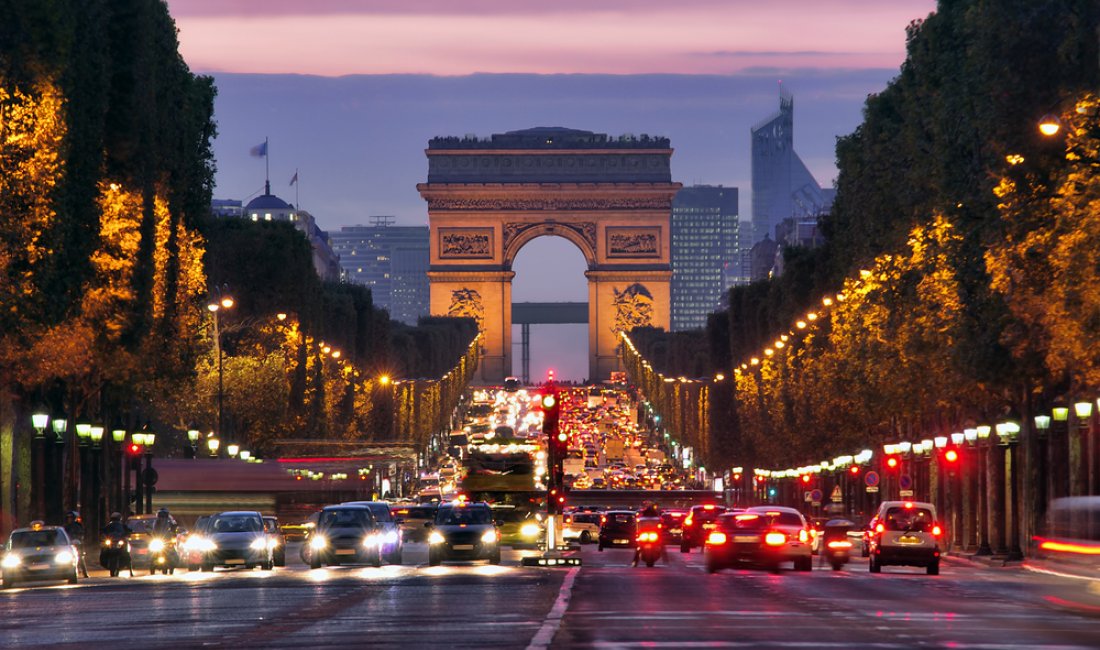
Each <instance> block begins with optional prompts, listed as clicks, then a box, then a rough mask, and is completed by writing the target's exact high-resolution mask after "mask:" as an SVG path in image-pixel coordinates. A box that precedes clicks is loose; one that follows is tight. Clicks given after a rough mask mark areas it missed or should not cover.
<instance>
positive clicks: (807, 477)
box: [802, 474, 810, 485]
mask: <svg viewBox="0 0 1100 650" xmlns="http://www.w3.org/2000/svg"><path fill="white" fill-rule="evenodd" d="M802 482H803V483H805V484H807V485H809V483H810V475H809V474H803V475H802Z"/></svg>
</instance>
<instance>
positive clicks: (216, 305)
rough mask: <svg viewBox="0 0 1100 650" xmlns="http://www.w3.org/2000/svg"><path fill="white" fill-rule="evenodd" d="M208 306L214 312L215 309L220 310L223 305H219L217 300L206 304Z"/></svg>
mask: <svg viewBox="0 0 1100 650" xmlns="http://www.w3.org/2000/svg"><path fill="white" fill-rule="evenodd" d="M206 308H207V309H209V310H210V311H212V312H214V311H218V310H219V309H221V305H219V304H218V303H216V302H212V303H210V304H208V305H207V306H206Z"/></svg>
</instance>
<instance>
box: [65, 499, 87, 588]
mask: <svg viewBox="0 0 1100 650" xmlns="http://www.w3.org/2000/svg"><path fill="white" fill-rule="evenodd" d="M63 528H64V529H65V534H66V535H68V536H69V541H71V542H72V543H73V546H75V547H76V550H77V551H78V558H79V560H80V573H81V575H82V576H83V577H85V578H87V577H88V564H87V562H85V560H84V524H82V523H80V513H79V512H77V511H75V510H71V511H69V512H66V513H65V525H64V526H63Z"/></svg>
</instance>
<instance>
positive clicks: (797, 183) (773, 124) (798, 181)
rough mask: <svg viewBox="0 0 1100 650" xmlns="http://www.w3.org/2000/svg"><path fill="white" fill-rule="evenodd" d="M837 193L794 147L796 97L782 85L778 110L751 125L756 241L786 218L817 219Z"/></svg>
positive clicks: (753, 219) (766, 235)
mask: <svg viewBox="0 0 1100 650" xmlns="http://www.w3.org/2000/svg"><path fill="white" fill-rule="evenodd" d="M834 195H835V191H834V190H832V189H822V188H821V186H820V185H819V184H818V182H817V181H816V180H815V179H814V177H813V175H812V174H811V173H810V170H808V169H807V168H806V165H805V164H804V163H803V162H802V159H801V158H799V157H798V154H797V153H795V151H794V98H793V97H791V95H790V93H788V92H787V91H786V90H785V89H784V88H783V87H782V86H781V87H780V89H779V112H777V113H775V114H774V115H772V116H771V117H769V118H767V119H765V120H764V121H762V122H760V123H759V124H757V125H756V126H754V127H752V223H753V241H754V242H759V241H761V240H763V239H764V237H770V238H773V239H777V236H776V231H775V227H776V226H777V225H779V224H780V223H782V222H783V220H784V219H790V218H794V219H796V220H806V219H807V218H809V219H814V220H816V218H817V217H818V216H819V215H821V214H824V213H826V212H828V211H829V208H830V207H831V206H832V204H833V198H834ZM753 279H757V278H753Z"/></svg>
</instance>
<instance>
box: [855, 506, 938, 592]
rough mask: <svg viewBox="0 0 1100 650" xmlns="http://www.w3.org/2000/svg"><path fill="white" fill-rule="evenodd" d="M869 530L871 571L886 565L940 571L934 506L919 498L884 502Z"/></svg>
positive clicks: (878, 569) (932, 573)
mask: <svg viewBox="0 0 1100 650" xmlns="http://www.w3.org/2000/svg"><path fill="white" fill-rule="evenodd" d="M875 522H876V523H875V528H874V529H873V530H872V531H871V532H870V543H869V546H870V553H871V564H870V570H871V573H879V572H881V571H882V567H884V566H888V565H904V566H918V567H925V568H926V569H927V571H928V575H930V576H934V575H939V572H940V537H941V536H942V535H943V529H942V528H941V527H940V525H939V523H938V522H937V521H936V506H934V505H932V504H931V503H924V502H921V501H884V502H883V503H882V505H880V506H879V509H878V514H876V515H875Z"/></svg>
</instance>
